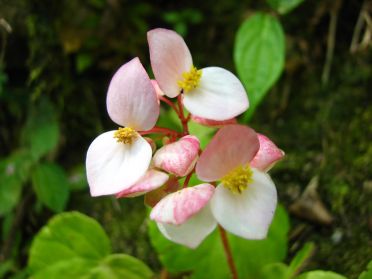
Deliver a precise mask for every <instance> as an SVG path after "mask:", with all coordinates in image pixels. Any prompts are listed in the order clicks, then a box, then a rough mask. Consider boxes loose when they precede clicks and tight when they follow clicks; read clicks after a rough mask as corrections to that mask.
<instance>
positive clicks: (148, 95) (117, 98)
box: [106, 58, 159, 131]
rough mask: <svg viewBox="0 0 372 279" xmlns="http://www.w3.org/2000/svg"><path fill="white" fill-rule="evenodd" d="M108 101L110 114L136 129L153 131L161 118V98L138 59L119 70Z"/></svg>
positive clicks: (122, 123) (118, 120)
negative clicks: (159, 99)
mask: <svg viewBox="0 0 372 279" xmlns="http://www.w3.org/2000/svg"><path fill="white" fill-rule="evenodd" d="M106 102H107V111H108V114H109V115H110V118H111V119H112V120H113V121H114V122H115V123H117V124H119V125H121V126H125V127H130V128H133V129H135V130H136V131H147V130H150V129H151V128H152V127H154V125H155V123H156V121H157V119H158V117H159V103H158V97H157V96H156V93H155V89H154V87H153V85H152V83H151V81H150V78H149V76H148V75H147V73H146V70H145V69H144V68H143V66H142V64H141V62H140V61H139V59H138V58H134V59H132V60H131V61H129V62H128V63H126V64H124V65H123V66H121V67H120V68H119V70H117V72H116V73H115V75H114V76H113V78H112V80H111V82H110V86H109V88H108V92H107V99H106Z"/></svg>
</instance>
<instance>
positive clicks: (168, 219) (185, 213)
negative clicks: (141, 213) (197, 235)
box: [150, 184, 214, 225]
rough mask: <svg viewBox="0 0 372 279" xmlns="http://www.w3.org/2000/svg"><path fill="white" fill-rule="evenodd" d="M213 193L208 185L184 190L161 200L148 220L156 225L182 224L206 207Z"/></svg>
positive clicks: (212, 189) (212, 188)
mask: <svg viewBox="0 0 372 279" xmlns="http://www.w3.org/2000/svg"><path fill="white" fill-rule="evenodd" d="M213 193H214V187H213V186H212V185H210V184H200V185H197V186H194V187H190V188H184V189H182V190H180V191H177V192H175V193H172V194H169V195H168V196H166V197H165V198H163V199H162V200H161V201H160V202H159V203H158V204H157V205H156V206H155V207H154V208H153V209H152V211H151V214H150V218H151V219H152V220H155V221H156V222H158V223H165V224H173V225H180V224H183V223H184V222H186V221H187V220H188V219H189V218H191V217H192V216H194V215H195V214H196V213H198V212H199V211H200V210H202V209H203V207H204V206H206V205H207V203H208V202H209V200H210V199H211V197H212V195H213Z"/></svg>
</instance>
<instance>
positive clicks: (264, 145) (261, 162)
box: [250, 134, 284, 172]
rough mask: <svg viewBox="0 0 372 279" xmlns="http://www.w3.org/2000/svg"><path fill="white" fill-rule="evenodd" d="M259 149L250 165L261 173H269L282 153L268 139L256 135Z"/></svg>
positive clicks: (281, 156)
mask: <svg viewBox="0 0 372 279" xmlns="http://www.w3.org/2000/svg"><path fill="white" fill-rule="evenodd" d="M257 136H258V140H259V142H260V149H259V150H258V152H257V153H256V155H255V156H254V158H253V160H252V161H251V163H250V165H251V167H253V168H256V169H259V170H261V171H266V172H267V171H269V170H270V169H271V168H272V167H273V166H274V165H275V163H276V162H277V161H279V160H280V159H282V158H283V156H284V152H283V150H281V149H279V148H278V147H277V146H276V145H275V144H274V143H273V142H272V141H271V140H270V139H269V138H268V137H266V136H264V135H262V134H257Z"/></svg>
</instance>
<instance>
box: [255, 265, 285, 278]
mask: <svg viewBox="0 0 372 279" xmlns="http://www.w3.org/2000/svg"><path fill="white" fill-rule="evenodd" d="M258 278H262V279H289V278H290V276H289V268H288V266H287V265H285V264H283V263H273V264H268V265H266V266H264V267H263V268H262V270H261V273H260V275H259V277H258Z"/></svg>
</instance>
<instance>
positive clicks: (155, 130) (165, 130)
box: [139, 126, 180, 136]
mask: <svg viewBox="0 0 372 279" xmlns="http://www.w3.org/2000/svg"><path fill="white" fill-rule="evenodd" d="M139 133H140V134H141V135H142V136H143V135H148V134H165V135H170V136H180V133H178V132H176V131H174V130H171V129H168V128H163V127H156V126H155V127H154V128H152V129H151V130H148V131H142V132H139Z"/></svg>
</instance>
